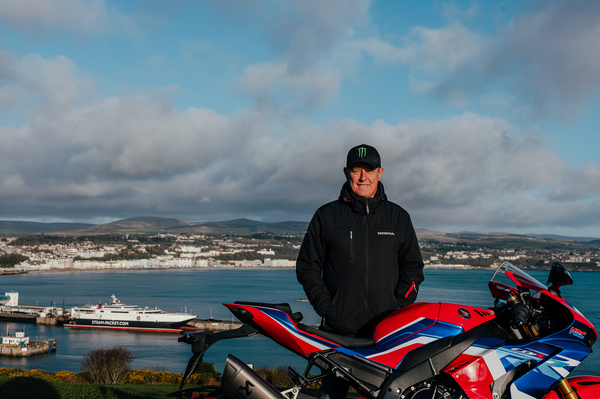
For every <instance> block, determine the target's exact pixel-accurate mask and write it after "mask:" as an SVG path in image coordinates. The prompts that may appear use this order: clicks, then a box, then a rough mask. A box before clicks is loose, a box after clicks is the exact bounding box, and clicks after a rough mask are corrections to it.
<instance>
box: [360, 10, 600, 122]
mask: <svg viewBox="0 0 600 399" xmlns="http://www.w3.org/2000/svg"><path fill="white" fill-rule="evenodd" d="M599 16H600V3H598V2H593V1H575V2H572V1H566V0H556V1H551V2H546V1H543V2H537V3H536V5H535V6H534V7H532V8H531V9H530V10H528V11H526V12H523V13H521V14H519V15H517V16H516V17H515V18H514V19H513V20H512V21H511V22H510V23H509V24H507V25H501V26H498V27H497V28H496V31H495V32H493V34H490V35H486V34H485V33H483V32H481V31H479V30H477V31H476V30H472V29H470V28H469V27H468V26H467V25H465V24H464V22H461V21H459V20H458V19H455V20H453V21H452V22H450V23H449V25H448V26H446V27H441V28H437V29H432V28H428V27H425V26H414V27H412V28H411V30H410V33H409V34H408V35H407V36H405V37H403V38H402V40H401V41H400V42H398V43H392V42H386V41H384V40H382V39H381V38H379V37H377V36H371V37H369V38H366V39H362V40H356V42H355V43H354V46H355V47H356V48H357V49H358V50H360V51H362V52H364V53H365V54H369V55H370V56H372V57H373V59H374V60H375V61H376V62H385V63H400V64H406V65H409V66H410V67H411V68H412V77H411V78H412V82H413V89H415V90H417V91H420V92H425V93H430V94H433V95H435V96H438V97H439V98H442V99H445V100H447V101H449V102H450V103H452V104H454V105H460V106H462V105H465V104H467V102H468V100H469V99H476V98H478V97H479V96H482V97H489V96H490V95H491V93H494V92H496V93H497V95H499V96H503V95H506V93H505V92H498V91H497V87H498V86H499V85H501V86H507V87H508V94H509V95H510V103H512V106H510V108H509V109H508V111H509V112H511V113H513V114H518V115H519V116H520V117H521V118H523V119H534V120H535V119H539V118H550V119H554V120H557V121H560V122H563V123H570V122H572V121H574V119H575V118H576V117H578V116H580V115H581V114H583V113H585V112H586V108H585V104H586V102H587V101H588V100H589V99H590V98H591V97H592V96H594V95H597V94H598V93H599V92H600V72H599V71H600V41H599V40H598V37H600V18H599Z"/></svg>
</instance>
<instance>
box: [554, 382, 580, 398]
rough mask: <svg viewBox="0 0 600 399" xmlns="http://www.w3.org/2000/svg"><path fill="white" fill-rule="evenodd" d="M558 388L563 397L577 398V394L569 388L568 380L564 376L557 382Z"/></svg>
mask: <svg viewBox="0 0 600 399" xmlns="http://www.w3.org/2000/svg"><path fill="white" fill-rule="evenodd" d="M558 389H559V390H560V393H562V395H563V398H564V399H579V395H577V392H575V390H573V388H571V384H569V381H567V379H566V378H563V379H562V381H561V382H559V383H558Z"/></svg>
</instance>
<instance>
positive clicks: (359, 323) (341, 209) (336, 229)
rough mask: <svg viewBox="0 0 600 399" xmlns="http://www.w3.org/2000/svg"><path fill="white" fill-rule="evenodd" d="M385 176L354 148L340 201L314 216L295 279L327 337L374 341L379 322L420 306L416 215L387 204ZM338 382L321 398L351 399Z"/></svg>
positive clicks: (367, 149)
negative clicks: (408, 307)
mask: <svg viewBox="0 0 600 399" xmlns="http://www.w3.org/2000/svg"><path fill="white" fill-rule="evenodd" d="M382 174H383V168H382V167H381V158H380V156H379V153H378V152H377V150H376V149H375V148H373V147H371V146H369V145H366V144H361V145H359V146H356V147H354V148H352V149H351V150H350V151H349V152H348V156H347V160H346V167H345V168H344V175H345V176H346V180H347V181H346V183H345V184H344V186H343V187H342V191H341V194H340V197H339V199H338V200H337V201H333V202H330V203H328V204H325V205H323V206H322V207H320V208H319V209H318V210H317V211H316V213H315V215H314V216H313V218H312V220H311V222H310V225H309V226H308V231H307V232H306V235H305V237H304V241H303V242H302V247H301V249H300V254H299V255H298V261H297V263H296V275H297V278H298V281H299V282H300V284H302V286H303V287H304V292H306V295H307V297H308V300H309V301H310V303H311V304H312V306H313V308H314V309H315V311H316V312H317V314H319V316H321V317H322V322H321V329H322V330H324V331H329V332H333V333H337V334H343V335H350V336H357V337H369V338H370V337H372V333H373V328H374V327H375V325H376V324H377V323H378V322H379V321H380V320H382V319H383V318H384V317H385V316H386V315H388V314H389V313H390V312H392V311H394V310H395V309H398V308H401V307H403V306H406V305H409V304H411V303H413V302H414V301H415V299H416V298H417V292H418V288H419V284H420V283H421V282H422V281H423V280H424V276H423V260H422V258H421V250H420V249H419V244H418V242H417V236H416V234H415V230H414V228H413V225H412V222H411V220H410V216H409V215H408V213H407V212H406V211H405V210H404V209H402V208H401V207H400V206H398V205H396V204H394V203H392V202H389V201H387V196H386V195H385V192H384V188H383V184H382V183H381V182H380V181H379V180H380V179H381V175H382ZM329 380H332V379H329ZM335 380H337V382H333V381H323V387H322V389H321V392H320V395H319V396H320V397H329V398H330V399H336V398H338V397H340V398H343V397H345V395H346V393H347V390H348V386H347V383H345V381H343V380H342V381H340V379H337V378H336V379H335ZM340 383H341V384H342V385H345V388H344V387H342V388H339V387H337V388H336V387H335V386H332V385H336V384H337V385H339V384H340ZM323 388H325V391H328V392H323V391H324V389H323ZM344 389H345V391H344ZM335 391H337V392H335Z"/></svg>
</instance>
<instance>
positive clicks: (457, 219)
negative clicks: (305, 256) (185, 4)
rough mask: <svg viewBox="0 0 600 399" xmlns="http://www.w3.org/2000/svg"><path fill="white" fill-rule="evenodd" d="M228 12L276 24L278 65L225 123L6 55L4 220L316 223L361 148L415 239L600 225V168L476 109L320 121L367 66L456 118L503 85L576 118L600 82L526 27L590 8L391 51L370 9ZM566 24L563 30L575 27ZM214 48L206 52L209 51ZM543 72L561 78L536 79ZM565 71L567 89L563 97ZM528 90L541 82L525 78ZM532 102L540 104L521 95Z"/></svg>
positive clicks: (576, 53)
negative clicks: (448, 229)
mask: <svg viewBox="0 0 600 399" xmlns="http://www.w3.org/2000/svg"><path fill="white" fill-rule="evenodd" d="M52 4H59V3H52ZM81 4H84V5H90V7H91V5H92V4H96V3H81ZM97 4H100V3H97ZM97 4H96V5H97ZM219 4H221V3H216V7H224V8H223V9H222V12H228V13H229V12H235V13H238V14H237V17H238V18H247V19H246V20H245V23H248V24H250V23H252V24H258V25H260V26H264V27H266V30H265V31H263V32H264V35H265V37H266V40H267V41H268V42H269V44H270V46H271V47H270V50H271V51H272V54H270V55H268V56H265V59H264V60H260V61H256V62H252V63H250V64H248V65H247V66H246V68H244V70H243V73H242V75H241V76H240V77H239V80H238V81H237V84H238V87H239V88H240V89H241V90H243V91H244V92H245V93H246V94H247V95H249V96H251V98H253V99H255V101H256V102H255V104H253V105H252V106H249V107H247V108H244V109H238V110H237V111H236V112H235V113H233V114H231V115H225V114H221V113H219V112H216V111H214V110H212V109H209V108H202V107H187V108H185V109H179V108H178V107H177V106H176V105H175V101H176V98H177V95H178V93H179V90H180V89H179V87H177V86H172V87H163V88H158V89H146V88H139V89H136V90H133V91H132V92H130V93H126V94H120V95H115V96H112V97H107V98H99V97H98V94H97V92H96V87H95V85H94V82H93V79H92V78H91V77H90V75H89V74H88V73H86V71H84V70H81V69H80V68H79V67H78V65H76V63H74V62H73V61H72V60H71V59H69V58H68V57H66V56H57V57H52V58H45V57H42V56H40V55H35V54H32V55H29V56H26V57H19V56H16V55H14V54H11V53H7V52H1V53H0V111H1V112H2V114H0V117H3V118H4V122H6V121H8V122H7V123H3V124H2V125H0V142H1V143H3V145H2V146H0V170H1V171H2V173H1V174H0V187H2V190H0V216H2V218H6V215H12V216H15V215H17V216H21V217H28V216H29V217H46V216H48V215H52V216H54V217H64V218H71V219H74V218H79V219H81V218H88V219H98V218H106V217H107V216H111V217H129V216H137V215H147V214H152V215H157V216H167V217H178V218H180V219H182V220H218V219H225V218H234V217H253V218H260V219H265V220H271V221H274V220H283V219H284V218H285V219H299V220H308V219H309V218H310V217H311V215H312V214H313V212H314V211H315V210H316V209H317V207H319V206H320V205H322V204H323V203H325V202H328V201H332V200H335V199H336V198H337V196H338V193H339V190H340V187H341V185H342V183H343V175H342V168H343V166H344V162H345V156H346V151H347V150H348V149H349V148H351V147H352V146H354V145H357V144H360V143H363V142H368V143H369V144H372V145H374V146H376V147H377V148H379V150H380V152H381V154H382V157H383V164H384V168H385V172H384V175H383V183H384V184H385V187H386V190H387V193H388V195H389V198H390V200H392V201H394V202H397V203H399V204H401V205H402V206H404V207H405V208H406V209H407V210H408V211H409V212H410V213H411V215H412V216H413V219H414V221H415V224H416V225H417V226H422V227H433V228H435V227H440V226H442V227H443V226H473V227H474V228H477V227H483V228H484V229H491V228H499V227H502V226H506V227H507V228H510V227H519V228H527V229H528V230H534V229H535V228H536V226H550V225H560V226H590V225H593V223H594V221H595V220H598V217H599V216H600V201H598V194H600V186H599V185H598V184H597V181H599V179H598V176H599V175H600V172H599V171H600V167H599V166H598V164H596V163H589V164H586V165H585V166H583V167H581V168H573V167H568V166H567V165H566V164H565V162H564V161H563V160H562V159H561V157H560V156H559V155H558V154H556V153H554V152H552V151H550V150H548V145H547V143H546V142H545V141H544V136H543V132H540V131H537V130H529V129H527V128H523V127H521V125H520V124H517V125H515V124H513V123H511V122H509V121H508V120H507V119H504V118H501V117H489V116H485V115H481V114H477V113H473V112H465V113H462V114H460V115H455V116H453V117H447V118H443V119H437V120H436V119H432V120H423V119H415V120H411V121H406V122H403V123H398V124H390V123H386V122H385V121H382V120H376V121H374V122H373V123H363V122H361V121H357V120H353V119H350V118H348V119H331V120H330V121H329V122H328V123H326V124H322V125H320V124H316V123H315V122H314V121H313V120H312V119H311V116H313V115H314V114H312V111H314V110H316V109H323V108H326V107H327V106H328V104H329V103H330V102H331V101H332V99H333V98H335V96H336V94H337V93H338V92H339V90H340V87H341V85H342V84H343V83H344V82H345V79H346V78H347V77H348V76H349V75H351V74H352V73H353V71H354V68H357V65H358V64H360V62H359V61H360V57H361V56H362V55H363V54H368V55H369V56H370V57H372V59H373V60H374V61H375V62H376V63H381V64H395V63H396V64H406V65H410V66H412V67H413V68H414V71H413V75H412V76H411V77H412V79H413V82H416V83H415V86H414V88H415V89H418V90H421V91H425V92H428V93H434V94H436V95H438V96H441V97H443V98H446V99H448V98H452V99H453V101H455V102H459V103H462V104H464V103H466V102H467V101H469V100H470V99H471V98H473V97H474V96H477V95H482V96H484V97H486V96H487V97H486V98H488V99H491V98H492V97H493V96H492V95H491V94H490V91H488V90H487V89H486V88H488V87H489V85H491V86H493V85H494V84H496V83H498V82H499V80H500V79H508V81H509V82H511V83H512V84H513V86H512V88H513V90H512V92H511V93H508V94H506V93H500V94H499V95H498V96H497V97H495V100H496V101H498V103H502V104H510V103H511V100H513V99H515V98H516V99H519V98H520V103H519V105H522V104H525V105H526V106H525V107H524V109H526V110H527V111H528V112H529V113H530V114H531V115H534V114H537V115H541V114H542V113H547V112H550V111H551V110H552V109H554V108H553V107H555V106H556V105H557V104H559V103H560V102H561V101H563V100H565V99H571V98H573V99H574V101H573V102H572V104H574V107H575V108H574V109H575V110H573V109H570V110H568V112H567V113H568V114H570V115H573V114H574V113H576V112H581V109H579V108H577V104H579V105H581V106H583V105H582V104H584V103H585V101H586V99H587V98H588V97H589V96H590V93H591V92H592V91H593V90H595V87H597V86H596V84H597V83H596V81H595V78H596V77H595V74H594V70H593V68H591V67H590V68H588V67H581V66H572V65H570V64H569V63H568V62H566V61H565V62H563V61H562V60H559V59H555V58H556V57H558V55H557V56H555V55H554V54H553V52H552V48H553V47H552V45H551V43H550V42H549V41H548V40H547V39H545V38H544V37H542V36H541V35H540V34H538V33H536V32H533V31H532V32H530V35H531V36H532V37H531V38H529V37H528V38H526V39H523V40H521V41H520V42H519V40H518V38H519V36H520V35H523V34H524V32H525V29H526V27H527V24H528V23H534V22H535V23H536V24H537V25H536V26H538V28H540V29H542V31H544V29H546V30H547V29H549V27H550V26H551V25H550V22H551V21H554V20H555V18H556V16H557V15H558V14H559V11H560V10H563V11H564V13H565V14H566V15H569V16H571V18H566V19H567V20H568V21H571V22H570V23H571V24H575V22H578V21H579V22H581V21H582V18H583V14H584V13H585V12H584V11H585V10H581V8H585V7H587V6H584V5H581V4H580V3H576V7H575V8H580V9H579V10H575V11H569V10H566V6H564V5H563V3H562V2H559V3H553V5H552V7H548V8H547V9H546V8H544V9H540V10H538V12H537V14H536V13H534V12H533V11H529V12H528V13H527V14H523V15H522V16H520V17H519V18H517V19H515V20H514V21H513V23H512V24H511V25H510V26H507V27H505V28H503V29H500V30H498V32H497V34H496V36H495V37H490V36H485V35H483V34H481V33H476V32H474V31H472V30H470V29H469V28H468V27H467V26H466V25H464V24H462V23H460V22H459V21H453V22H452V23H450V24H449V25H448V26H446V27H443V28H440V29H431V28H427V27H424V26H416V27H413V28H412V29H411V30H410V33H409V35H408V36H406V37H405V38H403V39H404V42H402V43H400V44H397V43H392V42H390V41H385V40H383V39H381V38H380V37H378V36H377V35H376V34H373V32H371V31H370V30H369V29H370V28H369V26H368V25H369V23H370V22H369V20H368V9H369V6H370V3H369V2H366V1H365V2H356V3H346V2H327V3H326V4H322V2H318V4H319V10H320V12H319V13H315V12H314V9H315V7H317V6H316V5H315V4H316V3H313V2H296V3H281V2H259V3H255V2H251V3H247V4H250V5H252V6H253V5H255V4H258V7H250V6H248V7H250V8H252V12H251V13H249V14H248V15H242V14H243V13H244V9H242V10H240V9H235V7H225V6H221V5H219ZM240 4H246V3H240ZM269 7H274V8H273V9H271V8H269ZM561 7H562V8H561ZM225 8H227V10H225ZM233 9H235V10H233ZM476 11H477V10H476V9H473V10H472V12H476ZM587 11H588V12H591V11H593V10H590V9H588V10H587ZM446 12H447V14H448V15H457V11H456V10H452V9H446ZM338 14H339V15H338ZM459 14H460V13H459ZM254 16H257V17H258V18H256V19H254V18H251V17H254ZM338 17H339V18H338ZM282 21H283V22H282ZM573 21H575V22H573ZM583 22H585V23H586V24H587V27H588V28H589V29H592V28H594V26H595V25H594V24H595V22H594V21H593V20H591V19H587V20H585V21H583ZM556 23H557V24H558V25H557V27H556V29H557V31H558V32H559V33H560V32H564V31H565V30H567V27H568V26H570V25H569V24H568V23H567V22H560V21H556ZM65 26H66V27H67V28H68V26H67V25H65ZM96 26H100V25H96ZM68 29H76V28H68ZM550 35H551V33H549V32H547V36H550ZM557 35H558V34H557ZM571 36H572V37H571ZM571 36H569V37H566V38H562V40H564V41H565V43H566V44H565V43H558V41H559V39H560V36H555V37H554V39H553V40H554V41H555V42H557V43H556V44H555V48H557V49H559V50H560V49H564V50H561V51H562V53H561V54H566V53H567V51H571V52H572V53H568V54H569V55H571V56H572V58H571V59H575V60H577V61H579V60H582V59H583V60H588V61H589V62H591V63H592V65H593V66H595V65H596V64H594V62H596V61H595V57H596V55H595V54H583V49H581V48H571V47H570V46H571V45H574V44H575V41H576V38H577V37H579V38H585V37H586V36H585V32H583V31H582V30H578V29H576V28H573V32H571ZM588 39H589V40H588V42H585V43H587V45H588V46H589V48H591V49H593V48H595V47H593V46H594V45H595V42H594V43H592V42H591V38H589V37H588ZM536 40H537V43H538V47H540V48H534V47H535V43H536ZM502 42H504V44H501V43H502ZM203 43H204V44H205V45H208V44H210V46H208V47H207V48H208V49H209V50H208V51H207V52H212V49H213V48H212V42H203ZM544 46H549V47H548V48H545V47H544ZM216 50H218V49H216ZM534 50H535V51H534ZM586 57H588V58H586ZM542 61H543V62H548V63H550V64H551V65H550V68H551V69H553V71H549V72H548V73H544V74H539V76H537V75H535V65H537V64H536V63H541V62H542ZM517 67H518V68H517ZM569 68H581V69H582V74H581V75H579V76H570V74H571V73H575V72H577V71H579V70H572V69H569ZM521 71H522V72H523V74H524V77H523V78H521V75H520V73H521ZM565 74H566V75H568V76H567V77H568V79H569V81H572V82H573V83H574V86H573V87H570V88H567V87H566V84H565V85H563V84H562V83H559V82H557V81H558V80H559V78H561V77H564V76H565ZM532 77H534V78H539V81H535V79H532V81H531V82H527V81H525V80H526V79H528V78H532ZM488 82H489V83H488ZM584 82H588V83H589V85H588V86H586V87H584V86H585V85H584ZM544 83H547V84H544ZM526 90H529V91H531V92H532V93H533V94H532V95H531V96H529V97H527V98H526V96H525V94H524V93H525V91H526ZM492 92H493V91H492ZM503 96H506V97H503ZM578 101H579V103H578Z"/></svg>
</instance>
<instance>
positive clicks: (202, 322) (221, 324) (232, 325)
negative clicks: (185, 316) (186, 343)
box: [188, 319, 242, 331]
mask: <svg viewBox="0 0 600 399" xmlns="http://www.w3.org/2000/svg"><path fill="white" fill-rule="evenodd" d="M188 325H190V326H192V327H194V328H197V329H199V330H206V331H226V330H235V329H236V328H239V327H240V326H241V325H242V323H241V322H239V321H237V320H233V321H232V320H215V319H194V320H192V321H190V322H188Z"/></svg>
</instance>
